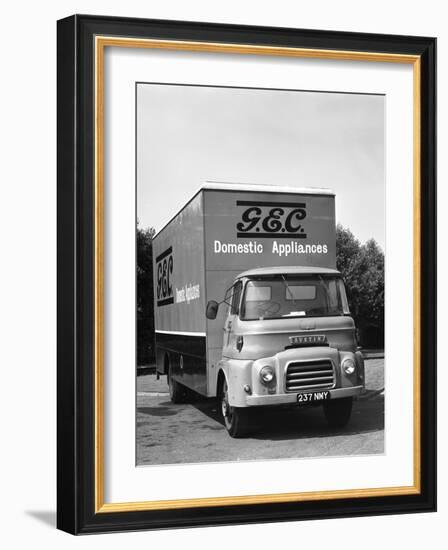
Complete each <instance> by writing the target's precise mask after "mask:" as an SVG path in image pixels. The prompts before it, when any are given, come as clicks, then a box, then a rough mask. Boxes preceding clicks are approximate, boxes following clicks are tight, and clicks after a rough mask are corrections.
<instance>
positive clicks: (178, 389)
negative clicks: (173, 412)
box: [167, 365, 186, 403]
mask: <svg viewBox="0 0 448 550" xmlns="http://www.w3.org/2000/svg"><path fill="white" fill-rule="evenodd" d="M167 379H168V391H169V392H170V399H171V402H172V403H183V402H184V401H185V398H186V388H185V387H184V386H183V385H182V384H180V383H179V382H177V381H176V380H174V378H173V373H172V367H171V365H168V372H167Z"/></svg>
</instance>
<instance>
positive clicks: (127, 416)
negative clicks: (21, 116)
mask: <svg viewBox="0 0 448 550" xmlns="http://www.w3.org/2000/svg"><path fill="white" fill-rule="evenodd" d="M435 53H436V40H435V39H434V38H426V37H409V36H398V35H393V36H392V35H387V36H386V35H373V34H356V33H344V32H333V31H317V30H303V29H285V28H265V27H249V26H247V27H246V26H236V25H221V24H212V23H192V22H181V21H159V20H140V19H127V18H112V17H97V16H88V15H75V16H72V17H69V18H67V19H63V20H61V21H59V22H58V513H57V521H58V527H59V528H60V529H62V530H64V531H67V532H69V533H73V534H81V533H95V532H107V531H123V530H136V529H158V528H168V527H172V528H173V527H186V526H206V525H224V524H237V523H249V522H250V523H255V522H272V521H288V520H289V521H291V520H299V519H316V518H330V517H347V516H362V515H374V514H393V513H394V514H397V513H406V512H408V513H410V512H424V511H434V510H435V507H436V464H435V462H436V434H435V425H436V388H435V381H436V376H435V373H436V352H435V350H436V347H435V339H436V306H435V293H436V290H435V289H436V281H435V278H436V269H435V267H436V248H435V245H436V235H435V212H436V209H435V189H436V187H435V150H436V149H435Z"/></svg>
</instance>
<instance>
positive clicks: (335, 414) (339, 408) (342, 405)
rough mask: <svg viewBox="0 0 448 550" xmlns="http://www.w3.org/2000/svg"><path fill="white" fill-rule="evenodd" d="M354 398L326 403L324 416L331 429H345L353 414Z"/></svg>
mask: <svg viewBox="0 0 448 550" xmlns="http://www.w3.org/2000/svg"><path fill="white" fill-rule="evenodd" d="M352 406H353V397H344V398H342V399H334V400H330V401H326V402H325V403H324V414H325V418H326V419H327V422H328V425H329V426H330V428H344V427H345V426H346V425H347V424H348V421H349V420H350V416H351V414H352Z"/></svg>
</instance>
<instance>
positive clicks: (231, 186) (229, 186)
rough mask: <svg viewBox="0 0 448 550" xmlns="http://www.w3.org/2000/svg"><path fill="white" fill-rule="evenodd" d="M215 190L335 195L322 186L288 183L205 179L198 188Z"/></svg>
mask: <svg viewBox="0 0 448 550" xmlns="http://www.w3.org/2000/svg"><path fill="white" fill-rule="evenodd" d="M202 189H211V190H216V191H258V192H260V193H293V194H295V193H299V194H301V195H329V196H331V197H334V196H335V193H334V191H332V190H331V189H326V188H324V187H292V186H290V185H289V186H288V185H269V184H264V183H242V182H231V181H229V182H227V181H206V182H205V183H204V184H202V186H201V188H200V189H199V191H200V190H202Z"/></svg>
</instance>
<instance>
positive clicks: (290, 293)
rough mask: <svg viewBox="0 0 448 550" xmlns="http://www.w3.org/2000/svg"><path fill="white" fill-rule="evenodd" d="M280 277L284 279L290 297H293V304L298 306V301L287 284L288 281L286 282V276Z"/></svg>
mask: <svg viewBox="0 0 448 550" xmlns="http://www.w3.org/2000/svg"><path fill="white" fill-rule="evenodd" d="M280 277H281V278H282V279H283V282H284V283H285V286H286V289H287V291H288V292H289V295H290V296H291V300H292V303H293V304H294V305H297V304H296V301H295V300H294V296H293V294H292V292H291V289H290V288H289V285H288V283H287V281H286V278H285V276H284V275H280Z"/></svg>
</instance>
